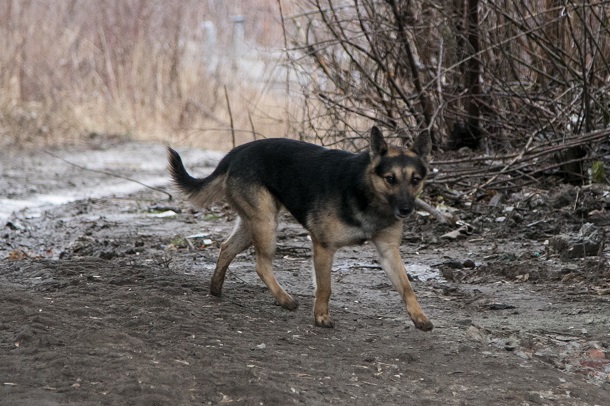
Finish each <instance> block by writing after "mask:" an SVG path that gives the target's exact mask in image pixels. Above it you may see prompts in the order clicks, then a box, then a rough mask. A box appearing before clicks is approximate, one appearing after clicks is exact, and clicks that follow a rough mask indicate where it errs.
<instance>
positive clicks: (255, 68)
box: [0, 0, 287, 149]
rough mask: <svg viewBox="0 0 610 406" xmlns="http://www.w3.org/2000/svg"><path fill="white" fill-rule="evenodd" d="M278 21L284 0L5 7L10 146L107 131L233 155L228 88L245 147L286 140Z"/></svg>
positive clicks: (1, 120)
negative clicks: (239, 19) (264, 139)
mask: <svg viewBox="0 0 610 406" xmlns="http://www.w3.org/2000/svg"><path fill="white" fill-rule="evenodd" d="M236 15H244V16H245V21H244V23H243V26H244V28H243V32H245V44H243V45H238V46H237V47H235V46H234V38H233V35H234V32H235V30H234V29H233V28H234V26H235V22H234V21H232V17H234V16H236ZM278 19H279V16H278V13H277V3H276V1H275V0H254V1H246V0H241V1H229V2H225V1H213V0H211V1H207V2H202V1H197V0H184V1H178V2H162V1H148V0H102V1H95V0H66V1H46V0H29V1H27V0H23V1H18V0H7V1H5V2H2V4H1V5H0V137H1V138H2V141H3V142H2V143H5V144H6V143H22V144H23V143H26V144H32V143H33V144H47V143H57V142H74V141H77V140H79V139H82V138H83V137H85V136H87V135H88V134H94V133H106V134H120V135H126V136H130V137H134V138H139V139H152V140H163V141H169V142H180V143H186V144H191V145H200V146H206V147H211V148H221V149H226V148H228V147H230V144H231V135H230V126H229V121H230V120H229V116H228V110H227V106H226V102H225V96H224V88H225V86H226V88H227V92H228V93H229V95H230V97H231V103H232V106H231V107H232V110H233V115H234V116H233V117H232V118H233V122H234V130H235V133H236V138H237V141H236V142H238V143H239V142H243V141H244V140H249V139H252V138H253V136H254V135H253V134H252V131H253V129H254V131H256V132H258V133H259V136H262V135H267V136H270V135H279V136H281V135H284V134H285V132H286V128H287V127H286V120H285V119H284V117H283V116H282V115H283V114H285V110H284V100H283V98H284V96H285V93H284V92H283V91H282V90H281V89H282V88H281V87H280V86H278V85H277V83H276V80H275V79H276V77H277V76H278V74H277V69H278V58H277V55H272V54H270V53H268V52H265V51H264V49H268V48H271V47H276V46H278V47H279V46H281V42H279V39H280V38H281V28H280V25H279V23H278ZM214 31H215V35H213V34H214ZM238 34H239V33H238ZM252 46H254V47H252Z"/></svg>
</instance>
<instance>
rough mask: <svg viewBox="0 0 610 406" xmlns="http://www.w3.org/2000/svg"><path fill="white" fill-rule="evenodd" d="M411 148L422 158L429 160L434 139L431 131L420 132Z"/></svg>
mask: <svg viewBox="0 0 610 406" xmlns="http://www.w3.org/2000/svg"><path fill="white" fill-rule="evenodd" d="M411 150H412V151H413V152H415V153H416V154H417V156H419V157H420V158H421V159H423V160H424V161H426V162H428V158H429V155H430V152H431V151H432V141H431V140H430V133H429V132H428V131H427V130H426V131H422V132H421V133H419V135H418V136H417V138H415V141H414V142H413V147H412V148H411Z"/></svg>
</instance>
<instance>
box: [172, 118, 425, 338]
mask: <svg viewBox="0 0 610 406" xmlns="http://www.w3.org/2000/svg"><path fill="white" fill-rule="evenodd" d="M430 150H431V144H430V137H429V136H428V135H427V134H426V133H422V135H420V136H419V137H417V138H416V140H415V141H414V145H413V147H412V148H411V149H410V150H409V149H406V148H402V147H397V146H391V145H388V143H387V142H386V140H385V139H384V136H383V134H382V133H381V131H380V130H379V128H377V127H373V128H372V129H371V132H370V147H369V150H368V151H366V152H363V153H360V154H355V153H351V152H347V151H342V150H333V149H327V148H324V147H321V146H318V145H314V144H310V143H307V142H303V141H296V140H290V139H284V138H269V139H261V140H257V141H252V142H249V143H246V144H243V145H240V146H238V147H236V148H234V149H233V150H231V151H230V152H229V153H228V154H227V155H226V156H225V157H224V158H223V159H222V160H221V161H220V163H219V164H218V166H217V167H216V169H215V170H214V171H213V172H212V174H211V175H210V176H208V177H206V178H202V179H197V178H194V177H192V176H191V175H189V174H188V172H187V171H186V169H185V168H184V165H183V163H182V159H181V158H180V155H179V154H178V153H177V152H176V151H174V150H173V149H171V148H170V147H168V158H169V159H168V160H169V165H168V167H169V172H170V174H171V177H172V179H173V182H174V184H175V186H177V188H178V189H179V190H180V191H181V192H182V193H183V194H184V195H185V196H186V197H187V198H188V200H189V201H191V202H192V203H194V205H196V206H198V207H202V208H204V207H208V206H209V205H210V204H212V203H214V202H217V201H220V200H222V199H223V198H224V199H225V200H226V201H227V202H228V203H229V205H230V206H231V207H232V208H233V209H234V210H235V211H236V212H237V214H238V216H239V217H238V220H237V223H236V226H235V228H234V230H233V232H232V233H231V235H230V236H229V238H228V239H227V240H226V241H225V242H223V243H222V244H221V245H220V253H219V256H218V260H217V263H216V269H215V270H214V274H213V276H212V281H211V284H210V293H211V294H212V295H215V296H220V294H221V291H222V285H223V283H224V279H225V274H226V272H227V269H228V267H229V264H230V263H231V261H232V260H233V258H235V256H236V255H237V254H239V253H240V252H242V251H244V250H245V249H247V248H248V247H250V246H251V245H254V249H255V253H256V273H257V274H258V276H259V277H260V278H261V279H262V281H263V282H264V283H265V285H267V287H268V288H269V290H270V291H271V293H272V294H273V297H275V300H276V301H277V303H278V304H279V305H281V306H282V307H284V308H286V309H289V310H294V309H296V308H297V306H298V304H297V302H296V301H295V300H294V299H293V298H292V296H290V295H289V294H288V293H286V291H285V290H284V289H283V288H282V287H281V286H280V285H279V283H278V282H277V280H276V279H275V276H274V275H273V270H272V265H271V263H272V259H273V256H274V254H275V249H276V231H277V224H278V212H279V211H280V209H281V208H282V207H284V208H286V209H287V210H288V211H289V212H290V213H291V214H292V216H294V218H295V219H296V220H297V221H298V222H299V223H300V224H301V225H302V226H303V227H305V229H307V231H308V232H309V233H310V236H311V240H312V242H313V265H314V270H315V285H316V288H315V301H314V308H313V313H314V320H315V324H316V325H317V326H320V327H333V325H334V324H333V321H332V320H331V318H330V316H329V311H328V302H329V299H330V295H331V281H330V275H331V267H332V263H333V256H334V254H335V251H336V250H337V249H339V248H341V247H344V246H349V245H355V244H362V243H364V242H365V241H368V240H370V241H372V242H373V244H374V245H375V247H376V249H377V251H378V253H379V257H380V263H381V267H382V268H383V270H384V271H385V273H386V274H387V275H388V277H389V278H390V280H391V282H392V284H393V286H394V287H395V288H396V290H398V292H399V293H400V295H401V297H402V299H403V301H404V304H405V306H406V310H407V313H408V315H409V317H410V318H411V320H412V321H413V323H414V325H415V327H417V328H418V329H420V330H423V331H430V330H432V328H433V324H432V322H430V320H428V318H427V317H426V315H425V314H424V312H423V311H422V309H421V307H420V305H419V303H418V302H417V298H416V297H415V293H414V292H413V290H412V288H411V285H410V283H409V279H408V277H407V273H406V271H405V267H404V264H403V262H402V259H401V257H400V252H399V247H400V243H401V239H402V230H403V221H404V219H405V218H406V217H407V216H408V215H409V214H410V213H411V212H412V211H413V208H414V206H415V199H416V197H417V195H418V193H420V191H421V190H422V187H423V184H424V179H425V177H426V173H427V157H428V155H429V154H430Z"/></svg>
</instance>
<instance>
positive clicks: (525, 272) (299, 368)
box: [0, 141, 610, 406]
mask: <svg viewBox="0 0 610 406" xmlns="http://www.w3.org/2000/svg"><path fill="white" fill-rule="evenodd" d="M181 152H183V151H181ZM184 152H187V151H184ZM54 154H56V155H58V156H60V157H62V158H64V159H68V160H71V161H72V162H75V163H77V164H79V165H80V166H86V167H87V168H92V169H96V170H98V171H110V170H114V171H120V172H121V173H122V174H123V175H124V176H128V177H130V178H132V179H136V180H140V181H150V182H151V183H154V184H155V185H157V186H159V187H161V188H166V189H167V183H166V182H167V177H166V175H165V174H164V169H163V168H164V166H165V162H164V159H165V157H164V153H163V147H162V146H159V145H149V144H134V143H124V142H122V141H113V142H103V143H99V144H95V145H93V144H91V145H87V146H86V148H71V149H69V150H63V151H56V152H55V153H54ZM136 157H137V159H136ZM217 157H218V155H213V154H212V155H209V154H205V153H203V152H200V153H199V152H197V151H189V152H188V153H187V154H186V155H185V156H184V161H185V164H186V165H187V167H188V168H189V170H192V171H193V172H195V173H197V174H200V175H203V174H205V173H206V172H209V171H210V169H211V166H210V165H212V164H213V162H214V161H215V159H217ZM0 164H1V165H0V169H1V170H2V172H1V173H2V176H1V177H0V203H1V204H3V205H4V206H5V208H6V207H9V206H10V207H15V208H17V211H15V212H14V213H12V214H11V213H8V214H5V216H4V217H3V218H2V219H1V221H0V257H1V258H2V260H1V262H0V309H1V310H0V403H1V404H2V405H7V406H8V405H13V406H16V405H49V406H50V405H66V404H77V405H120V404H129V405H206V404H211V405H216V404H230V405H233V404H234V405H290V404H306V405H327V404H337V405H348V404H349V405H394V404H407V405H409V404H412V405H608V404H610V377H609V374H610V348H609V344H610V265H609V261H610V249H609V248H608V247H603V246H600V247H598V250H597V252H596V253H595V254H592V255H591V256H588V257H586V258H584V259H583V258H574V257H573V256H574V255H570V254H569V252H571V250H573V248H574V246H573V245H571V244H573V242H571V241H569V238H568V237H570V238H577V237H576V236H577V234H578V231H579V230H580V229H581V227H582V225H583V224H585V223H591V224H593V226H594V227H596V230H597V231H598V232H601V233H602V238H605V237H603V235H604V234H603V233H604V232H605V235H608V233H609V232H610V216H609V215H608V209H609V208H610V188H609V187H608V186H607V185H605V186H604V185H598V186H595V187H588V188H570V187H545V188H543V187H541V188H540V189H529V190H526V191H522V192H520V193H516V194H512V195H506V196H500V197H503V198H502V199H499V198H495V197H494V196H487V197H485V196H483V197H482V198H481V200H479V201H477V202H475V204H472V205H470V207H469V206H468V205H467V204H464V202H461V203H460V202H457V203H456V202H451V204H449V202H446V205H447V206H452V207H449V208H450V209H452V210H455V211H454V214H455V215H456V216H459V217H460V218H461V219H462V220H463V221H465V222H467V223H468V224H470V225H472V226H473V227H474V230H467V231H468V232H464V233H457V234H456V235H455V236H454V237H456V238H445V237H444V235H445V234H446V233H449V232H451V231H454V230H455V229H456V227H453V226H447V225H441V224H438V222H437V221H436V220H434V219H433V218H431V217H430V216H426V215H424V214H414V215H413V216H412V217H411V218H410V220H409V221H408V222H407V224H406V225H405V232H404V241H403V245H402V253H403V259H404V261H405V263H406V264H407V269H408V270H409V273H410V276H411V277H412V278H413V279H414V282H413V286H414V289H415V291H416V294H417V295H418V298H419V301H420V303H421V305H422V307H423V309H424V310H425V311H426V313H427V315H428V316H429V317H430V319H431V320H432V321H433V322H434V324H435V329H434V330H433V331H431V332H429V333H423V332H421V331H418V330H416V329H415V328H414V327H413V325H412V324H411V322H410V320H409V319H408V317H407V315H406V313H405V312H404V309H403V306H402V303H401V301H400V299H399V296H398V293H396V292H395V291H394V290H393V289H392V287H391V285H390V283H389V280H388V279H387V278H386V277H385V275H384V274H383V272H382V271H381V268H380V267H379V266H378V263H377V261H376V258H375V254H374V250H373V249H372V247H371V246H370V245H367V244H365V245H364V246H358V247H353V248H348V249H344V250H343V251H341V252H340V254H339V255H338V257H337V258H336V261H335V265H334V268H333V275H332V278H333V296H332V298H331V304H330V306H331V307H330V310H331V315H332V317H333V320H334V321H335V328H334V329H322V328H318V327H315V326H314V325H313V316H312V309H311V308H312V304H313V282H312V272H311V258H310V242H309V240H308V237H307V234H306V233H305V232H304V230H303V229H302V228H300V227H299V226H298V225H297V224H295V223H294V222H293V221H292V220H291V219H290V218H289V217H288V216H285V221H283V222H282V225H281V228H280V232H279V235H280V237H279V241H278V252H277V255H276V258H275V262H274V265H275V269H276V275H277V277H278V279H279V281H280V283H281V284H282V285H283V286H284V287H285V288H286V290H287V291H288V292H290V293H291V294H293V295H294V297H295V298H297V299H298V300H299V302H300V307H299V308H298V309H297V310H296V311H292V312H291V311H287V310H284V309H282V308H281V307H279V306H276V305H275V304H274V302H273V298H272V297H271V295H270V293H269V292H268V291H267V290H266V288H265V287H264V286H263V284H262V282H261V281H260V280H259V279H258V277H257V276H256V274H255V272H254V270H253V252H251V251H247V252H246V253H244V254H242V255H240V256H238V257H237V258H236V260H235V261H234V263H233V265H232V268H231V269H230V271H229V274H228V276H227V281H226V283H225V286H224V290H223V297H222V298H220V299H219V298H216V297H213V296H211V295H210V294H209V293H208V289H209V280H210V277H211V274H212V271H213V268H214V262H215V259H216V255H217V251H218V245H219V244H220V242H222V241H223V239H224V238H226V236H227V235H228V234H229V232H230V231H231V228H232V224H233V220H234V215H233V213H231V212H230V211H229V210H227V208H226V207H222V206H219V207H214V208H212V209H211V210H206V211H195V210H192V209H190V208H189V206H188V205H187V204H186V203H184V202H183V201H181V200H179V199H174V200H168V197H167V195H165V194H163V193H161V192H159V191H154V190H151V189H142V188H140V186H139V185H138V186H137V187H135V188H133V189H129V188H126V187H125V185H127V184H131V185H133V182H130V181H128V180H126V179H117V178H115V177H110V176H108V175H105V174H103V173H100V172H91V171H86V170H83V169H82V168H79V167H75V166H72V165H69V164H68V163H66V162H65V161H62V160H60V159H58V158H57V157H54V156H51V155H48V154H46V153H43V152H42V151H16V150H15V151H2V152H0ZM138 189H139V190H138ZM168 190H169V189H168ZM441 192H442V191H440V189H439V188H434V187H431V188H429V192H428V194H427V195H426V196H424V198H425V199H427V200H428V201H429V202H430V203H433V204H435V205H437V206H439V205H440V203H441V200H440V198H439V196H440V195H441V194H442V193H441ZM60 195H61V196H66V195H68V196H71V198H70V199H66V201H63V200H61V199H60V200H59V201H57V199H56V201H54V200H53V199H52V198H51V197H52V196H60ZM562 199H563V200H562ZM58 203H61V204H58ZM11 205H12V206H11ZM5 212H6V210H5ZM562 235H565V238H566V239H567V240H566V241H567V242H565V243H563V245H562V244H557V243H556V242H554V241H555V239H556V238H559V237H558V236H560V237H561V236H562ZM561 238H563V237H561ZM576 245H579V246H580V245H581V244H580V243H578V244H576ZM582 245H584V243H583V244H582Z"/></svg>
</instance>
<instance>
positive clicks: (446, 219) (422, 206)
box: [415, 198, 455, 224]
mask: <svg viewBox="0 0 610 406" xmlns="http://www.w3.org/2000/svg"><path fill="white" fill-rule="evenodd" d="M415 207H417V208H418V209H420V210H424V211H427V212H428V213H430V214H431V215H432V217H434V218H435V219H437V220H438V222H439V223H441V224H455V221H453V219H452V218H450V217H448V216H445V215H444V214H443V213H441V212H440V211H438V210H436V209H435V208H434V207H432V206H430V205H429V204H428V203H426V202H424V201H423V200H421V199H419V198H417V199H415Z"/></svg>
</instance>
